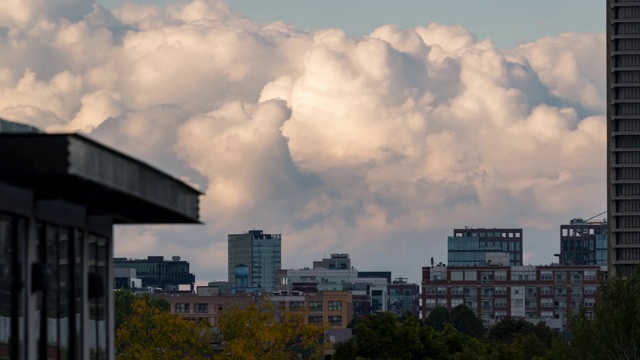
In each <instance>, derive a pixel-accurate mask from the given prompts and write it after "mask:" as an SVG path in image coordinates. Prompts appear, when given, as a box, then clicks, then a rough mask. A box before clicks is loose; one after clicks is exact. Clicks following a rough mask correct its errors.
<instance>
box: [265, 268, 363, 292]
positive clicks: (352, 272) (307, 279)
mask: <svg viewBox="0 0 640 360" xmlns="http://www.w3.org/2000/svg"><path fill="white" fill-rule="evenodd" d="M357 278H358V270H356V269H351V268H350V269H347V270H328V269H325V268H317V269H308V268H307V269H298V270H295V269H280V270H277V271H276V273H275V280H274V281H275V285H274V290H275V291H286V292H291V291H294V290H300V289H297V287H298V286H300V287H311V288H315V289H316V291H342V290H345V287H348V286H349V284H353V283H355V282H356V279H357Z"/></svg>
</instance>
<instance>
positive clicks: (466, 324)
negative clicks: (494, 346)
mask: <svg viewBox="0 0 640 360" xmlns="http://www.w3.org/2000/svg"><path fill="white" fill-rule="evenodd" d="M451 322H452V324H453V327H455V328H456V329H457V330H458V331H460V332H461V333H463V334H467V335H469V336H471V337H474V338H476V339H480V338H481V337H482V335H484V326H483V325H482V320H480V319H478V317H477V316H476V313H474V312H473V311H472V310H471V309H469V308H468V307H467V306H466V305H458V306H456V307H455V308H453V310H451Z"/></svg>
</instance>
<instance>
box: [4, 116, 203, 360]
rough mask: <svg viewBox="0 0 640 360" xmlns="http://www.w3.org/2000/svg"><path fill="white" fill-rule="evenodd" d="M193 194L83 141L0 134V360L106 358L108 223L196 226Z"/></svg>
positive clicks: (110, 331) (109, 336) (110, 344)
mask: <svg viewBox="0 0 640 360" xmlns="http://www.w3.org/2000/svg"><path fill="white" fill-rule="evenodd" d="M0 123H4V122H2V121H0ZM7 128H9V129H11V131H16V126H4V125H3V126H2V129H5V130H6V129H7ZM18 128H19V127H18ZM5 130H2V131H5ZM18 131H19V129H18ZM199 195H200V193H199V192H198V191H196V190H194V189H192V188H191V187H189V186H188V185H186V184H184V183H182V182H180V181H178V180H176V179H174V178H172V177H170V176H168V175H166V174H164V173H162V172H160V171H158V170H156V169H155V168H153V167H151V166H149V165H147V164H144V163H142V162H140V161H138V160H135V159H133V158H131V157H128V156H126V155H123V154H121V153H119V152H117V151H115V150H113V149H111V148H108V147H105V146H103V145H101V144H99V143H96V142H95V141H93V140H90V139H88V138H86V137H84V136H80V135H77V134H55V135H52V134H44V133H35V132H31V131H30V132H27V133H20V132H14V133H0V199H2V201H0V358H9V359H36V358H40V359H50V358H55V359H58V358H67V359H90V358H100V359H114V305H113V278H114V276H113V275H114V274H113V235H112V234H113V230H112V229H113V225H116V224H153V223H198V222H199V220H198V206H199V205H198V197H199Z"/></svg>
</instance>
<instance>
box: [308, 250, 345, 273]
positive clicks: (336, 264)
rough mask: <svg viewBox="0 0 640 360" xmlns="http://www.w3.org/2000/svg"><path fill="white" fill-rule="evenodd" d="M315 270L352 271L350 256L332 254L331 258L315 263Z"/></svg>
mask: <svg viewBox="0 0 640 360" xmlns="http://www.w3.org/2000/svg"><path fill="white" fill-rule="evenodd" d="M313 268H314V269H318V268H323V269H328V270H346V269H351V259H350V258H349V254H331V257H329V258H324V259H322V260H320V261H314V262H313Z"/></svg>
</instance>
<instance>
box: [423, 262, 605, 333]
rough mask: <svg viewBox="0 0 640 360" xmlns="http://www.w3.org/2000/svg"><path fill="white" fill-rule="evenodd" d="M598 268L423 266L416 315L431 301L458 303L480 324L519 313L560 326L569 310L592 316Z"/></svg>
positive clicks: (597, 293)
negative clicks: (420, 295)
mask: <svg viewBox="0 0 640 360" xmlns="http://www.w3.org/2000/svg"><path fill="white" fill-rule="evenodd" d="M603 270H604V267H600V266H561V265H554V266H477V267H465V266H460V267H458V266H456V267H451V266H446V267H445V266H440V267H423V268H422V318H423V319H424V318H426V317H427V316H429V313H430V312H431V311H432V310H433V309H435V308H436V307H437V306H443V307H445V308H447V309H449V310H451V309H453V308H455V307H456V306H458V305H461V304H464V305H466V306H468V307H469V308H470V309H471V310H473V311H474V312H475V313H476V315H477V316H478V318H480V319H481V320H482V322H483V323H484V324H485V326H490V325H492V324H493V323H495V322H496V321H499V320H502V319H506V318H524V319H526V320H529V321H532V322H536V321H539V320H540V319H542V320H544V321H546V322H548V324H550V325H552V326H556V325H553V324H554V323H555V324H559V326H560V327H561V328H562V329H566V328H567V326H568V325H569V324H568V322H569V319H570V318H571V315H572V314H574V315H575V314H576V313H577V312H578V311H579V310H580V309H581V308H584V309H585V310H586V314H587V316H592V315H593V308H594V305H595V303H596V302H597V301H598V299H599V297H600V278H601V276H602V275H603ZM553 319H555V320H553ZM556 327H557V326H556Z"/></svg>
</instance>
